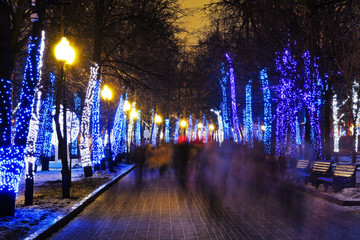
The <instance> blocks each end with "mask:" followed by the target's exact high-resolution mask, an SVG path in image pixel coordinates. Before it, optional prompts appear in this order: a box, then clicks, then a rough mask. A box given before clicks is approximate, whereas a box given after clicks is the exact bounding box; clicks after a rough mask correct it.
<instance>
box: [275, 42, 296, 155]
mask: <svg viewBox="0 0 360 240" xmlns="http://www.w3.org/2000/svg"><path fill="white" fill-rule="evenodd" d="M275 64H276V70H277V71H278V72H279V73H280V79H279V84H278V85H277V86H276V91H277V95H278V103H277V108H276V149H275V154H276V155H277V156H285V146H286V143H287V132H288V130H290V143H291V144H290V148H291V150H290V152H291V154H293V152H294V151H296V130H295V124H294V121H295V119H296V118H295V116H296V114H297V112H298V110H299V108H300V106H301V105H300V104H299V101H300V99H299V95H298V92H300V90H299V89H298V88H296V86H295V79H296V66H297V63H296V61H295V60H294V59H293V58H292V55H291V53H290V51H289V50H287V49H285V50H284V51H283V53H282V54H279V53H278V54H277V58H276V59H275ZM289 128H290V129H289Z"/></svg>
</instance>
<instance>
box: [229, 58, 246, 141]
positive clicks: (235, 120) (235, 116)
mask: <svg viewBox="0 0 360 240" xmlns="http://www.w3.org/2000/svg"><path fill="white" fill-rule="evenodd" d="M225 56H226V58H227V60H228V62H229V65H230V70H229V72H230V90H231V109H232V120H233V128H234V134H235V135H236V136H235V138H236V139H240V136H241V138H244V136H243V134H242V132H241V129H240V126H239V118H238V114H237V104H236V94H235V93H236V88H235V74H234V68H233V67H232V65H231V64H232V59H231V58H230V56H229V54H227V53H226V54H225Z"/></svg>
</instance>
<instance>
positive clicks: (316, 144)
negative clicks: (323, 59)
mask: <svg viewBox="0 0 360 240" xmlns="http://www.w3.org/2000/svg"><path fill="white" fill-rule="evenodd" d="M302 57H303V61H304V66H305V71H304V75H305V81H304V93H303V99H304V103H305V106H306V107H307V109H308V110H309V116H310V126H311V141H312V146H313V148H314V153H315V156H314V158H315V159H316V160H322V158H323V157H322V139H321V127H320V108H321V106H322V104H323V101H322V95H323V92H324V83H325V81H323V80H322V79H321V78H320V73H319V66H318V64H317V63H316V62H317V60H318V59H317V58H313V59H312V58H311V57H310V53H309V51H307V52H305V53H304V54H303V56H302Z"/></svg>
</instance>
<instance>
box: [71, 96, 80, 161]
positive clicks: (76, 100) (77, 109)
mask: <svg viewBox="0 0 360 240" xmlns="http://www.w3.org/2000/svg"><path fill="white" fill-rule="evenodd" d="M74 105H75V114H76V116H77V118H78V119H80V118H81V98H80V97H79V96H78V94H77V93H74ZM71 154H72V155H74V156H77V155H78V141H77V140H75V141H73V142H72V143H71Z"/></svg>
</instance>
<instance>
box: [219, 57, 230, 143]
mask: <svg viewBox="0 0 360 240" xmlns="http://www.w3.org/2000/svg"><path fill="white" fill-rule="evenodd" d="M228 77H229V73H228V72H227V71H226V70H225V63H221V79H220V87H221V91H222V96H223V98H222V102H221V104H220V105H221V112H222V120H223V126H224V140H229V138H230V135H231V132H230V122H229V111H228V99H227V94H226V92H227V90H226V86H227V79H228Z"/></svg>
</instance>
